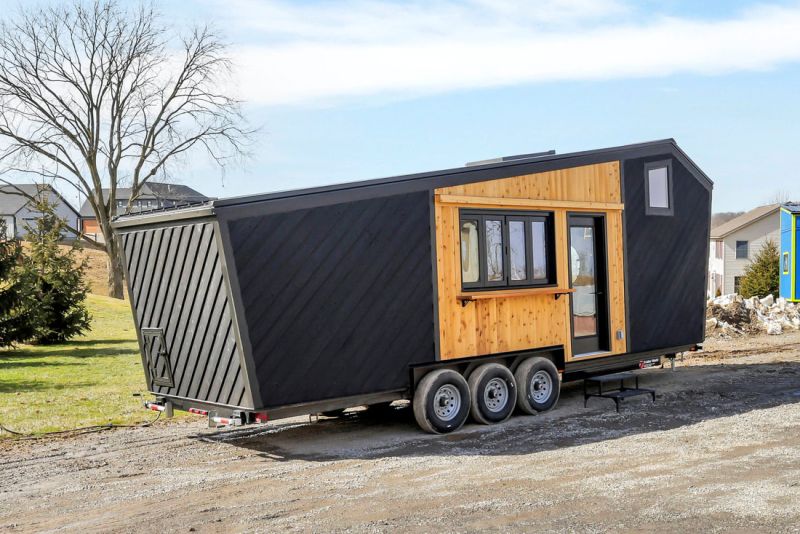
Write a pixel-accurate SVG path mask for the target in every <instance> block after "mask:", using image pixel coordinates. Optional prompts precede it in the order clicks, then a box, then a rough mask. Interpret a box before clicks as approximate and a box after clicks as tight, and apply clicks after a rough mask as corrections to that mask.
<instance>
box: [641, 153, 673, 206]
mask: <svg viewBox="0 0 800 534" xmlns="http://www.w3.org/2000/svg"><path fill="white" fill-rule="evenodd" d="M644 174H645V176H644V188H645V196H646V199H645V200H646V202H647V205H646V207H645V213H646V214H647V215H672V214H673V212H674V210H673V205H672V203H673V200H672V162H671V161H669V160H666V161H655V162H652V163H647V164H645V166H644Z"/></svg>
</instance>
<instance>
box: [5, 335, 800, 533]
mask: <svg viewBox="0 0 800 534" xmlns="http://www.w3.org/2000/svg"><path fill="white" fill-rule="evenodd" d="M706 347H707V352H706V353H704V354H702V355H699V356H698V357H696V358H692V359H689V360H686V361H685V362H682V363H681V364H679V366H678V367H677V368H676V369H675V371H674V372H673V371H670V370H669V369H663V370H661V369H650V370H646V371H643V372H642V373H641V374H642V379H641V385H642V386H643V387H653V388H656V389H657V390H658V397H657V400H656V402H655V403H654V404H653V403H651V402H650V400H649V399H647V398H645V397H639V398H636V399H631V400H628V401H626V403H623V407H622V413H620V414H617V413H615V412H614V408H613V403H612V402H611V401H608V400H603V399H592V400H590V402H589V407H588V408H587V409H584V408H583V399H582V396H581V392H580V385H579V384H571V385H567V386H565V388H564V391H563V393H562V398H561V401H560V403H559V405H558V407H557V408H556V409H555V410H553V411H552V412H549V413H547V414H544V415H539V416H534V417H523V416H517V417H514V418H512V419H511V420H510V421H508V422H507V423H505V424H502V425H498V426H491V427H484V426H477V425H468V426H467V427H465V428H464V429H462V431H460V432H458V433H456V434H452V435H446V436H431V435H426V434H422V433H421V432H419V431H418V430H417V429H416V427H415V426H414V424H413V417H412V416H411V414H410V413H409V410H408V409H398V410H395V411H394V412H393V413H391V414H389V415H388V416H385V415H384V416H376V415H370V414H369V412H356V413H351V414H348V415H347V416H346V417H344V418H342V419H320V420H319V421H318V422H312V423H309V420H308V418H295V419H290V420H285V421H278V422H275V423H271V424H269V425H268V426H264V427H251V428H240V429H233V430H225V431H215V430H210V429H208V428H205V426H204V424H203V422H202V421H197V422H194V421H192V422H179V423H167V424H157V425H156V426H154V427H151V428H139V429H130V430H114V431H108V432H102V433H97V434H89V435H83V436H74V437H69V438H59V439H47V440H39V441H32V442H22V441H17V442H12V441H11V440H5V441H0V455H2V459H1V460H0V465H2V472H1V473H0V531H12V532H17V531H34V530H35V531H42V530H44V531H50V530H67V531H76V530H80V531H83V532H93V531H129V532H137V531H149V532H191V531H197V532H231V531H271V532H275V531H308V530H315V531H326V532H327V531H338V530H353V531H385V530H401V529H402V530H404V531H419V532H433V531H471V530H482V529H485V530H498V531H508V530H524V531H531V530H534V529H535V530H546V531H589V532H597V531H606V530H658V531H671V532H674V531H697V530H704V531H715V530H726V531H727V530H745V531H747V530H762V531H763V530H769V531H772V532H782V531H787V532H790V531H797V530H798V525H800V404H798V402H800V334H798V333H793V334H787V335H783V336H778V337H755V338H747V339H739V340H730V339H729V340H711V341H709V342H708V343H707V344H706Z"/></svg>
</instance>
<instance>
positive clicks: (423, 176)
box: [118, 139, 714, 226]
mask: <svg viewBox="0 0 800 534" xmlns="http://www.w3.org/2000/svg"><path fill="white" fill-rule="evenodd" d="M666 154H671V155H672V156H673V157H675V158H676V159H678V160H679V161H680V162H681V163H682V164H683V165H684V166H685V167H686V168H687V169H688V170H689V172H691V173H692V175H693V176H694V177H695V178H696V179H697V181H698V182H700V184H702V185H703V186H704V187H705V188H706V189H708V190H711V189H712V188H713V186H714V183H713V182H712V181H711V179H710V178H709V177H708V176H707V175H706V174H705V173H704V172H703V171H702V170H701V169H700V167H698V166H697V164H695V163H694V162H693V161H692V160H691V158H689V156H687V155H686V153H685V152H684V151H683V150H681V148H680V147H679V146H678V144H677V143H676V142H675V140H674V139H661V140H658V141H649V142H646V143H637V144H631V145H624V146H618V147H611V148H602V149H597V150H588V151H583V152H571V153H565V154H551V153H545V154H543V155H533V156H532V157H529V158H523V159H508V158H506V159H505V160H503V159H502V158H501V159H500V161H497V160H490V163H486V164H482V165H470V166H464V167H456V168H452V169H445V170H439V171H431V172H423V173H417V174H407V175H401V176H393V177H390V178H378V179H374V180H364V181H359V182H349V183H343V184H335V185H328V186H323V187H312V188H307V189H296V190H291V191H278V192H274V193H264V194H257V195H246V196H239V197H231V198H225V199H219V200H213V201H210V202H207V203H206V205H205V209H206V211H208V210H209V209H211V210H214V211H217V208H220V209H221V210H222V211H225V210H226V208H229V207H232V206H248V205H254V204H262V203H265V202H268V203H272V202H276V201H281V204H282V206H284V208H285V209H302V208H304V207H310V206H313V205H315V204H316V202H318V200H319V198H320V197H321V196H324V197H325V199H326V200H325V202H339V201H345V200H358V199H363V198H370V197H376V196H388V195H392V194H400V193H409V192H415V191H425V190H430V189H437V188H440V187H450V186H454V185H461V184H467V183H473V182H483V181H488V180H497V179H501V178H507V177H511V176H520V175H524V174H533V173H538V172H546V171H551V170H558V169H565V168H570V167H578V166H582V165H592V164H595V163H602V162H608V161H615V160H622V159H630V158H640V157H651V156H664V155H666ZM160 211H161V210H152V211H151V212H147V213H142V214H131V215H126V216H121V217H119V219H118V220H119V225H123V224H124V225H125V226H128V225H137V224H140V222H141V223H145V222H146V221H145V219H144V218H145V217H147V220H148V221H152V220H153V219H154V218H159V219H160V218H162V217H166V218H173V217H175V218H182V217H184V216H200V214H201V213H202V212H203V210H201V209H199V208H198V207H197V206H193V207H191V208H186V209H184V210H170V211H165V212H163V213H160ZM217 213H220V211H217ZM239 213H240V214H243V213H244V212H239Z"/></svg>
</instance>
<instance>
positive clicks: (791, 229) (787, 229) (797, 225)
mask: <svg viewBox="0 0 800 534" xmlns="http://www.w3.org/2000/svg"><path fill="white" fill-rule="evenodd" d="M798 243H800V204H791V203H790V204H784V205H783V206H781V267H780V274H781V281H780V288H781V290H780V294H781V297H783V298H785V299H786V300H788V301H789V302H800V273H798V265H800V262H798V261H797V254H798V250H797V246H798Z"/></svg>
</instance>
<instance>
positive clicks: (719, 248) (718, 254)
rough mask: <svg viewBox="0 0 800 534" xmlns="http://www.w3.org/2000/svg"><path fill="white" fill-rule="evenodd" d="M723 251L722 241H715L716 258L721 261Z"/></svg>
mask: <svg viewBox="0 0 800 534" xmlns="http://www.w3.org/2000/svg"><path fill="white" fill-rule="evenodd" d="M722 251H723V243H722V241H714V257H715V258H717V259H719V260H721V259H722Z"/></svg>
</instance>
